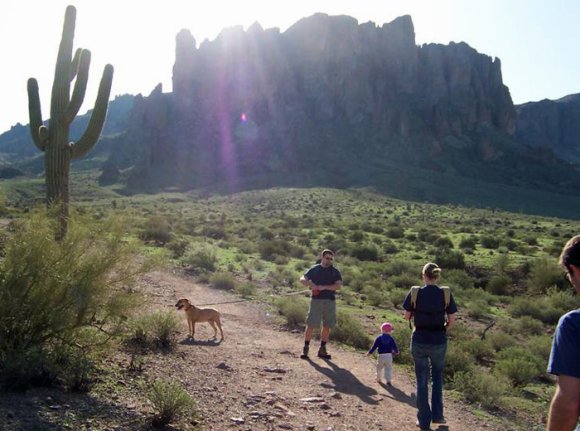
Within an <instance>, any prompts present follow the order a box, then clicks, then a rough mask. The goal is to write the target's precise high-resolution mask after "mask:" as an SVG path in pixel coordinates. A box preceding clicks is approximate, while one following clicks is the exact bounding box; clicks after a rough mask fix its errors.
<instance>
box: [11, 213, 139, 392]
mask: <svg viewBox="0 0 580 431" xmlns="http://www.w3.org/2000/svg"><path fill="white" fill-rule="evenodd" d="M55 231H56V229H55V221H54V219H52V218H49V217H48V216H47V215H46V214H45V213H44V212H38V213H34V214H32V215H30V216H27V217H26V218H23V219H21V220H20V221H18V222H17V223H15V224H14V226H13V228H12V231H11V232H10V235H9V238H8V239H7V241H6V244H5V248H4V254H5V255H4V258H3V259H2V260H1V261H0V292H2V295H0V316H2V319H0V380H3V379H4V378H5V377H6V375H7V374H8V373H10V372H12V371H11V369H12V370H13V369H14V368H18V367H21V368H22V369H23V370H31V373H26V372H24V373H21V374H20V376H21V377H22V380H19V381H18V379H14V378H13V377H11V378H10V380H11V382H12V383H13V384H15V385H16V386H18V385H21V386H26V385H28V384H29V383H32V380H34V379H35V376H34V375H35V374H36V375H38V374H40V375H44V376H47V375H50V374H51V372H52V370H50V369H49V368H50V366H51V364H50V363H48V362H46V361H44V362H43V361H42V360H40V359H41V358H42V357H43V356H44V357H47V358H48V357H51V356H52V355H53V353H54V351H55V349H56V346H76V347H78V348H82V349H85V351H87V352H90V349H91V346H92V344H91V338H90V337H88V336H87V333H91V334H92V333H99V328H106V330H107V331H108V332H109V333H111V334H112V335H115V334H119V333H120V332H121V328H122V322H123V320H124V319H125V316H127V315H128V314H130V313H131V310H132V309H133V308H134V306H136V305H138V304H139V301H138V299H139V296H138V295H137V294H135V293H131V289H130V287H131V285H132V283H133V282H134V281H135V277H136V275H138V274H139V273H141V272H143V271H145V270H146V269H147V263H146V264H139V266H136V265H138V264H136V263H135V261H134V259H133V250H132V245H131V243H130V242H127V241H126V240H125V238H124V235H125V232H126V231H127V226H126V225H125V224H124V223H122V222H121V221H120V220H119V219H113V218H105V219H103V220H101V221H100V222H98V223H97V222H94V221H91V220H90V219H88V218H85V217H83V216H81V215H77V216H76V217H75V218H74V219H71V223H70V229H69V232H68V234H67V236H66V237H65V238H64V239H63V240H62V241H55V240H54V232H55ZM22 322H26V324H22ZM95 322H99V327H98V328H97V327H96V323H95ZM39 358H40V359H39ZM39 361H40V363H39ZM34 367H38V368H37V369H36V371H34V370H32V368H34ZM29 378H31V379H32V380H28V379H29Z"/></svg>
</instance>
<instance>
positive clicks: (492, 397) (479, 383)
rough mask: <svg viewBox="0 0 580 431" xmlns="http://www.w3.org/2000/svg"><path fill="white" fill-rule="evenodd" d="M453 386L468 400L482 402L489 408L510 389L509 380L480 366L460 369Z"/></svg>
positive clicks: (483, 405)
mask: <svg viewBox="0 0 580 431" xmlns="http://www.w3.org/2000/svg"><path fill="white" fill-rule="evenodd" d="M452 385H453V388H454V389H456V390H457V391H459V392H461V393H462V395H463V397H464V398H465V400H466V401H467V402H470V403H475V404H480V405H481V406H482V407H484V408H487V409H492V408H497V405H498V403H499V401H500V399H501V397H503V396H504V395H506V394H507V393H508V391H509V389H510V384H509V381H507V380H506V379H505V378H503V376H496V375H493V374H490V373H489V372H487V371H484V370H481V369H479V368H474V369H472V370H470V371H460V372H458V373H457V374H455V376H453V379H452Z"/></svg>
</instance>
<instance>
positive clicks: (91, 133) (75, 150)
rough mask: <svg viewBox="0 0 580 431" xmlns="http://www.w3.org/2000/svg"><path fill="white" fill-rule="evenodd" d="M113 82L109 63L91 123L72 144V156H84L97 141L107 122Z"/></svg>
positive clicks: (76, 157)
mask: <svg viewBox="0 0 580 431" xmlns="http://www.w3.org/2000/svg"><path fill="white" fill-rule="evenodd" d="M112 82H113V66H111V65H110V64H107V65H106V66H105V70H103V77H102V78H101V83H100V84H99V93H98V95H97V100H96V102H95V108H94V109H93V113H92V114H91V119H90V120H89V125H88V126H87V129H86V130H85V133H84V134H83V136H82V137H81V138H80V139H79V140H78V141H77V142H76V143H75V144H72V145H71V157H72V158H73V159H78V158H79V157H82V156H84V155H85V154H86V153H88V152H89V151H90V149H91V148H93V146H94V145H95V144H96V143H97V140H98V139H99V136H100V134H101V130H102V129H103V125H104V124H105V117H106V116H107V107H108V104H109V95H110V94H111V84H112Z"/></svg>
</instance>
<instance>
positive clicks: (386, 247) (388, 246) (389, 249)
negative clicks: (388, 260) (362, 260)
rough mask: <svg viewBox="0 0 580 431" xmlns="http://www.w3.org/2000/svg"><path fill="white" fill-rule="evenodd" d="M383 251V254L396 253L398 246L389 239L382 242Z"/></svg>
mask: <svg viewBox="0 0 580 431" xmlns="http://www.w3.org/2000/svg"><path fill="white" fill-rule="evenodd" d="M383 252H384V253H385V254H396V253H398V252H399V247H397V245H396V244H395V243H394V242H393V241H390V240H387V241H385V242H384V243H383Z"/></svg>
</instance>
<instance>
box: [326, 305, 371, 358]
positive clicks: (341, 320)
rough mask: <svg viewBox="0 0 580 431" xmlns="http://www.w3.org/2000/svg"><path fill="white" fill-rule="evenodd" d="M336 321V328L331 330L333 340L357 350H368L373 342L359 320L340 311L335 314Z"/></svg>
mask: <svg viewBox="0 0 580 431" xmlns="http://www.w3.org/2000/svg"><path fill="white" fill-rule="evenodd" d="M336 319H337V321H336V327H335V328H334V329H333V330H332V338H333V340H336V341H337V342H340V343H344V344H347V345H349V346H352V347H355V348H357V349H369V348H370V346H371V345H372V342H373V340H372V339H371V337H370V336H369V335H368V334H367V332H366V330H365V328H364V326H363V325H362V323H361V322H360V320H358V319H356V318H354V317H353V316H351V315H350V314H348V313H346V312H343V311H341V310H339V311H338V312H337V316H336Z"/></svg>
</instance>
